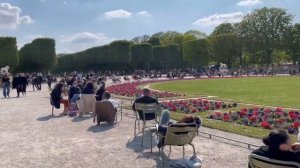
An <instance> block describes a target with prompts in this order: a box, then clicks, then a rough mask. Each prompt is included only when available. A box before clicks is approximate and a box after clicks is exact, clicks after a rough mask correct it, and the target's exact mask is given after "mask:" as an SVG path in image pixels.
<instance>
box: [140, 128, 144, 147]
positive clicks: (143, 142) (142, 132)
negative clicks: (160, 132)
mask: <svg viewBox="0 0 300 168" xmlns="http://www.w3.org/2000/svg"><path fill="white" fill-rule="evenodd" d="M144 132H145V128H144V127H143V128H142V144H141V147H143V146H144Z"/></svg>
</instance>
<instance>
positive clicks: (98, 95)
mask: <svg viewBox="0 0 300 168" xmlns="http://www.w3.org/2000/svg"><path fill="white" fill-rule="evenodd" d="M100 85H101V87H100V88H99V89H98V90H97V93H96V100H97V101H101V100H102V99H103V94H104V92H105V83H104V82H101V83H100Z"/></svg>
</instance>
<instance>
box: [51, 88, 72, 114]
mask: <svg viewBox="0 0 300 168" xmlns="http://www.w3.org/2000/svg"><path fill="white" fill-rule="evenodd" d="M63 87H64V84H63V83H61V82H60V83H58V84H57V85H56V86H55V87H54V89H53V90H52V91H51V105H53V106H54V107H55V108H57V109H59V108H60V104H61V103H62V104H64V111H63V113H66V112H67V111H68V109H69V101H68V100H65V99H63V98H62V96H61V94H62V91H63Z"/></svg>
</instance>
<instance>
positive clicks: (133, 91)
mask: <svg viewBox="0 0 300 168" xmlns="http://www.w3.org/2000/svg"><path fill="white" fill-rule="evenodd" d="M153 82H158V81H142V82H131V83H122V84H116V85H112V86H109V87H108V88H107V91H109V92H110V93H113V94H115V95H120V96H126V97H138V96H140V95H142V92H143V91H142V89H141V88H139V86H140V85H145V84H148V83H153ZM160 82H161V81H160ZM151 94H152V95H153V96H155V97H158V98H168V97H178V96H181V94H176V93H171V92H158V91H152V92H151Z"/></svg>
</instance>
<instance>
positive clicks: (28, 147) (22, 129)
mask: <svg viewBox="0 0 300 168" xmlns="http://www.w3.org/2000/svg"><path fill="white" fill-rule="evenodd" d="M44 88H46V87H45V86H44ZM0 92H1V93H2V90H0ZM11 96H12V98H10V99H0V139H1V141H0V160H1V162H0V167H3V168H10V167H51V168H53V167H88V168H93V167H103V168H104V167H105V168H118V167H123V168H124V167H125V168H127V167H128V168H135V167H136V168H144V167H145V168H148V167H149V168H150V167H158V166H159V165H160V163H161V161H160V157H159V155H158V149H157V148H154V149H153V153H150V149H149V148H150V145H149V143H150V141H149V138H146V141H145V147H144V149H141V147H140V142H141V136H140V135H139V136H137V137H136V138H133V122H134V120H133V119H132V118H131V117H128V116H123V120H122V121H121V122H119V123H118V124H117V125H115V126H108V125H107V124H102V125H101V126H95V124H94V123H93V122H92V118H91V117H90V116H85V117H84V118H78V117H74V118H72V117H68V116H64V115H61V114H60V113H61V111H62V110H55V116H54V117H52V116H50V113H51V106H50V105H49V92H48V91H46V90H43V91H39V92H28V94H27V97H21V98H14V96H16V94H15V90H13V91H12V95H11ZM126 112H127V113H131V111H126ZM200 130H201V131H204V132H210V133H214V134H218V135H222V136H226V137H231V138H234V139H238V140H241V141H247V142H251V143H255V144H260V141H259V140H257V139H252V138H247V137H244V136H239V135H235V134H231V133H224V132H222V131H217V130H212V129H208V128H201V129H200ZM147 137H149V136H147ZM194 144H195V147H196V152H197V155H198V156H200V157H201V158H202V159H203V166H202V167H203V168H211V167H214V168H246V167H247V160H248V159H247V157H248V155H249V154H250V152H251V151H250V150H248V149H245V148H241V147H239V146H234V145H230V144H227V143H224V142H220V141H219V140H212V139H208V138H205V137H202V136H197V137H196V138H195V140H194ZM167 151H168V150H167ZM191 153H192V152H191V148H189V147H188V148H186V156H190V154H191ZM181 156H182V150H181V148H180V147H173V148H172V153H171V157H170V158H171V159H177V158H180V157H181Z"/></svg>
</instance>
